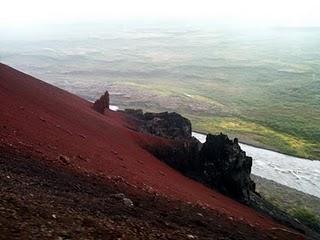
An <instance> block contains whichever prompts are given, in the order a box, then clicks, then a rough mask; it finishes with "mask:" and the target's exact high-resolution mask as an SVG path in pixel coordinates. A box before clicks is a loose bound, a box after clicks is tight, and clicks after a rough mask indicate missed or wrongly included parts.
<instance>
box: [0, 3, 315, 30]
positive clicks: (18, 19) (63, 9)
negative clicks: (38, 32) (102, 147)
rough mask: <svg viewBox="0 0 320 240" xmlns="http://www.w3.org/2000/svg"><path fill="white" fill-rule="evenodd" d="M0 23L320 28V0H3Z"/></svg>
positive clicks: (6, 24)
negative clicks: (138, 21)
mask: <svg viewBox="0 0 320 240" xmlns="http://www.w3.org/2000/svg"><path fill="white" fill-rule="evenodd" d="M0 3H1V4H0V6H1V14H0V25H2V26H4V25H5V26H16V25H19V26H21V25H26V24H36V23H66V22H77V21H96V20H108V19H120V20H122V19H128V18H146V19H147V18H156V19H164V20H171V19H178V20H184V19H187V20H199V21H201V20H212V21H215V20H219V21H234V22H238V23H242V24H248V23H250V24H261V25H278V26H279V25H280V26H320V13H319V11H320V0H220V1H218V0H89V1H82V0H8V1H6V0H0Z"/></svg>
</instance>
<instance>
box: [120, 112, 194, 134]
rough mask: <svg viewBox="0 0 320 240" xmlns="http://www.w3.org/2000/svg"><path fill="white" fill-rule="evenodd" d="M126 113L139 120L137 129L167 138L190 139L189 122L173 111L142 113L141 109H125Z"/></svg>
mask: <svg viewBox="0 0 320 240" xmlns="http://www.w3.org/2000/svg"><path fill="white" fill-rule="evenodd" d="M125 112H126V113H128V114H130V115H131V116H134V117H136V118H138V119H139V120H140V122H139V124H138V131H139V132H143V133H148V134H152V135H156V136H160V137H165V138H169V139H176V140H177V139H190V138H191V137H192V135H191V134H192V132H191V122H190V120H189V119H187V118H184V117H182V116H181V115H180V114H178V113H175V112H170V113H169V112H161V113H151V112H147V113H143V112H142V110H133V109H126V110H125Z"/></svg>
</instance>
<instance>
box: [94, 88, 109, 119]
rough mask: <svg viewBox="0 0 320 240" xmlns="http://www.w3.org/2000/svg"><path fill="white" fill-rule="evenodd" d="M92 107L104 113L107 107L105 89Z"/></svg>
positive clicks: (107, 97) (107, 94) (107, 101)
mask: <svg viewBox="0 0 320 240" xmlns="http://www.w3.org/2000/svg"><path fill="white" fill-rule="evenodd" d="M93 109H94V110H96V111H97V112H98V113H101V114H104V112H105V110H106V109H109V92H108V91H106V92H105V93H104V94H103V95H102V96H101V97H100V98H99V99H98V100H96V101H95V102H94V104H93Z"/></svg>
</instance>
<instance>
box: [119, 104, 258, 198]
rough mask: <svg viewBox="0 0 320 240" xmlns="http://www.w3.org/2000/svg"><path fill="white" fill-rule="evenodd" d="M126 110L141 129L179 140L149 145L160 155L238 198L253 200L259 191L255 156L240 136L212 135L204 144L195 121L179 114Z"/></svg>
mask: <svg viewBox="0 0 320 240" xmlns="http://www.w3.org/2000/svg"><path fill="white" fill-rule="evenodd" d="M125 112H126V113H127V114H129V115H130V116H132V117H134V118H135V119H138V121H137V125H138V127H137V130H138V131H140V132H144V133H148V134H153V135H157V136H160V137H165V138H169V139H174V140H177V141H174V142H173V143H172V144H171V145H169V146H147V148H148V150H149V151H150V152H152V153H153V154H154V155H155V156H156V157H157V158H159V159H161V160H162V161H164V162H166V163H167V164H169V165H170V166H172V167H174V168H176V169H177V170H179V171H180V172H182V173H183V174H184V175H186V176H189V177H191V178H193V179H195V180H197V181H199V182H202V183H204V184H205V185H207V186H209V187H210V188H214V189H217V190H219V191H220V192H222V193H224V194H226V195H229V196H231V197H233V198H235V199H237V200H238V201H241V202H249V201H250V192H254V191H255V183H254V182H253V181H252V180H251V178H250V173H251V167H252V158H251V157H248V156H246V153H245V152H244V151H242V150H241V148H240V145H239V143H238V139H234V140H233V141H232V140H230V139H229V138H228V136H227V135H224V134H220V135H211V134H208V135H207V139H206V142H205V143H204V144H203V145H202V144H201V143H200V142H199V141H198V140H197V139H195V138H193V137H192V128H191V122H190V121H189V120H188V119H186V118H184V117H182V116H181V115H179V114H177V113H168V112H163V113H143V112H142V110H133V109H127V110H125Z"/></svg>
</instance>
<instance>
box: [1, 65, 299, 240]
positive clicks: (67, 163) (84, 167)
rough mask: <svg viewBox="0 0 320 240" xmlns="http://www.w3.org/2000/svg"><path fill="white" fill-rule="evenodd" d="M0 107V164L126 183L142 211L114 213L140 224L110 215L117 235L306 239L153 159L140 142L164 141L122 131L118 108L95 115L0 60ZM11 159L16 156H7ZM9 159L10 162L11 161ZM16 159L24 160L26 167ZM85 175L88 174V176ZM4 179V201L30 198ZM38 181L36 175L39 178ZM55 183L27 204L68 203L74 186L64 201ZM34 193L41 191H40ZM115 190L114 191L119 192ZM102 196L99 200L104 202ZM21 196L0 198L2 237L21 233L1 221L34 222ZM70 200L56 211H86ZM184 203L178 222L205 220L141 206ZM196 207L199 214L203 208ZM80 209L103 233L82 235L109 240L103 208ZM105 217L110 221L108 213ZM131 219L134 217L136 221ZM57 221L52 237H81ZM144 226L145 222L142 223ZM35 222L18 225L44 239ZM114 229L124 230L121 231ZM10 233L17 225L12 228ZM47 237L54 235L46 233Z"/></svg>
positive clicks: (168, 207) (173, 207) (104, 183)
mask: <svg viewBox="0 0 320 240" xmlns="http://www.w3.org/2000/svg"><path fill="white" fill-rule="evenodd" d="M0 105H1V112H0V149H1V151H2V156H1V157H2V158H3V159H4V160H3V161H2V164H1V165H0V168H1V169H14V167H15V166H16V165H17V166H18V167H17V168H19V169H20V168H21V169H22V170H21V169H20V170H21V171H22V172H23V171H31V170H30V169H32V167H31V166H33V165H32V164H35V163H37V164H38V162H40V163H41V162H42V163H43V164H45V166H46V167H45V168H46V169H48V168H49V169H50V168H52V169H55V170H54V171H57V172H61V173H62V172H66V174H70V176H71V175H72V176H84V179H82V178H81V181H82V182H81V184H79V185H80V186H86V184H89V183H90V181H92V180H90V179H91V177H92V176H93V178H97V177H98V178H99V179H100V180H99V181H100V182H101V183H99V184H98V185H99V186H100V185H101V186H100V187H101V188H104V187H105V188H108V187H110V188H112V189H113V187H112V186H111V185H112V184H116V182H121V183H123V184H122V185H123V186H124V187H123V188H120V189H121V191H122V192H124V193H125V194H129V195H130V196H131V197H130V199H131V200H133V203H135V199H139V201H140V202H142V203H143V202H145V203H146V204H145V205H146V208H143V207H141V206H140V207H138V206H136V205H135V204H134V206H133V207H131V208H129V209H127V208H126V206H125V205H124V207H123V209H122V208H121V207H117V211H119V212H118V215H120V216H123V214H124V215H126V216H127V217H129V218H130V216H133V215H134V217H135V221H137V222H139V221H140V222H141V224H142V225H141V226H140V225H139V226H140V227H138V226H136V225H135V224H136V223H135V221H130V222H128V221H125V220H123V221H121V222H119V221H118V222H117V221H115V220H114V219H113V220H112V221H113V224H115V226H113V228H114V231H118V233H121V231H122V234H120V235H121V236H120V237H119V238H120V239H152V238H153V235H151V234H152V231H151V230H150V229H153V228H154V229H155V231H158V233H159V234H160V235H159V236H160V237H159V236H155V237H154V239H157V238H161V236H162V239H305V237H304V236H303V235H302V234H300V233H297V232H295V231H294V230H292V229H288V228H287V227H285V226H282V225H280V224H278V223H276V222H274V221H273V220H272V219H270V218H269V217H266V216H263V215H261V214H259V213H257V212H256V211H254V210H253V209H250V208H249V207H247V206H245V205H242V204H240V203H238V202H236V201H234V200H232V199H230V198H228V197H226V196H224V195H222V194H220V193H218V192H216V191H214V190H211V189H209V188H207V187H205V186H203V185H201V184H200V183H197V182H195V181H193V180H191V179H188V178H187V177H185V176H183V175H182V174H180V173H179V172H177V171H175V170H173V169H172V168H170V167H169V166H167V165H166V164H164V163H163V162H161V161H160V160H158V159H157V158H155V157H154V156H153V155H151V154H150V153H149V152H148V151H146V150H145V149H144V148H143V146H144V145H145V144H155V145H159V146H161V145H165V144H170V141H168V140H165V139H162V138H158V137H153V136H150V135H144V134H142V133H137V132H134V131H132V130H130V129H129V128H128V127H129V126H130V123H129V122H128V121H126V118H125V116H124V115H122V113H120V112H113V111H110V110H106V111H105V113H104V114H100V113H98V112H96V111H94V110H93V108H92V103H90V102H88V101H86V100H84V99H82V98H80V97H78V96H75V95H73V94H71V93H68V92H66V91H64V90H61V89H59V88H57V87H54V86H52V85H49V84H47V83H45V82H42V81H40V80H38V79H35V78H33V77H31V76H29V75H26V74H24V73H22V72H19V71H17V70H15V69H13V68H10V67H8V66H6V65H4V64H0ZM4 153H8V154H7V155H5V156H6V157H4ZM8 156H9V157H8ZM10 158H11V159H15V160H14V161H13V160H12V161H9V160H6V159H10ZM17 159H18V160H17ZM19 159H20V160H19ZM11 162H12V164H13V163H15V164H16V165H14V166H13V165H12V166H9V165H10V164H11ZM19 162H20V163H19ZM0 163H1V162H0ZM28 163H29V164H30V169H28V167H27V166H28ZM19 164H20V165H19ZM21 164H24V165H23V166H24V167H23V166H22V165H21ZM43 168H44V167H43ZM37 169H38V168H37ZM41 169H42V168H41ZM57 169H58V170H57ZM8 171H9V170H8ZM10 171H11V170H10ZM12 171H13V170H12ZM21 171H16V172H15V174H12V175H14V176H15V177H16V178H17V179H19V178H21V184H22V182H23V184H26V182H28V181H30V182H32V181H35V182H36V181H38V180H39V179H38V178H37V179H38V180H35V179H33V175H32V174H31V173H29V174H26V175H22V172H21ZM43 171H50V170H43ZM52 171H53V170H52ZM57 174H58V173H57ZM59 174H60V173H59ZM0 175H1V174H0ZM47 175H48V176H46V174H43V176H42V175H41V174H40V175H39V171H38V175H37V177H39V176H40V177H41V179H42V178H43V180H41V181H42V182H45V181H49V180H50V179H49V180H48V179H46V177H48V178H49V177H50V174H47ZM26 176H28V178H27V179H25V180H23V179H24V178H26ZM68 176H69V175H68ZM85 176H91V177H87V178H86V177H85ZM7 177H8V178H7ZM4 178H5V179H6V180H5V181H6V182H7V184H10V182H11V183H12V184H13V185H12V187H10V189H11V190H10V191H8V190H6V191H5V192H4V189H5V188H6V186H8V185H4V184H1V189H0V190H1V196H2V199H7V198H8V194H11V195H10V198H9V199H11V198H14V199H15V198H17V199H16V201H18V202H20V201H19V199H20V197H21V198H23V199H24V198H28V193H26V194H25V195H24V196H20V195H19V192H21V189H20V190H19V191H16V192H15V191H14V189H16V188H17V189H18V186H19V184H16V185H15V184H14V182H12V181H13V180H12V177H11V178H10V174H9V175H8V176H5V175H4ZM70 178H71V177H70ZM9 179H11V180H9ZM72 179H73V178H72ZM41 181H40V180H39V182H41ZM73 181H75V182H74V185H77V184H78V183H79V182H76V181H78V180H72V181H71V180H70V182H72V183H73ZM79 181H80V180H79ZM68 182H69V180H68ZM21 184H20V185H21ZM68 184H69V183H68ZM68 184H67V185H68ZM90 184H91V183H90ZM44 185H45V184H44ZM62 185H63V184H62ZM69 185H70V184H69ZM98 185H97V184H94V187H92V188H91V189H95V191H97V193H96V195H97V196H98V195H99V194H102V193H101V192H102V190H101V192H100V190H99V188H98V187H97V186H98ZM28 186H29V185H28ZM50 186H51V185H50ZM90 186H91V185H90ZM20 188H21V187H20ZM29 188H30V186H29ZM60 188H62V187H61V184H60V185H59V184H57V185H55V195H54V196H55V197H52V196H51V195H50V194H51V192H50V191H51V190H50V189H49V188H45V186H43V187H42V184H40V185H39V186H38V185H37V191H35V190H34V189H33V188H30V191H31V192H32V191H33V190H34V191H35V193H32V196H33V197H34V198H36V199H35V201H32V204H38V205H35V206H34V207H35V208H36V207H37V208H38V209H39V211H42V210H41V209H42V208H43V211H45V209H46V208H48V209H51V208H52V209H53V210H52V211H54V208H55V207H57V206H56V205H54V204H58V203H59V201H64V200H63V199H65V201H67V199H68V198H70V199H72V197H73V196H75V195H72V194H75V193H74V191H77V190H74V189H73V190H68V192H70V196H68V197H67V198H63V197H62V196H61V197H56V196H58V195H59V194H60ZM32 189H33V190H32ZM48 189H49V190H48ZM39 191H40V192H41V194H38V193H39ZM48 191H49V192H48ZM61 191H62V190H61ZM117 191H120V190H119V189H118V190H117ZM77 194H78V195H77V198H80V202H81V199H82V197H81V194H79V192H77ZM84 194H85V195H84V197H83V199H84V200H83V201H88V205H90V196H91V195H92V199H93V198H94V197H93V196H96V195H95V193H94V192H92V191H89V193H88V192H85V193H84ZM88 194H89V195H88ZM90 194H91V195H90ZM40 195H41V196H40ZM50 196H51V197H52V199H55V203H54V204H53V203H52V204H51V205H50V204H49V205H50V206H49V205H48V206H47V205H46V204H45V202H46V201H49V200H46V199H50ZM59 196H60V195H59ZM88 196H89V197H88ZM106 196H107V195H106ZM106 196H102V197H103V199H109V198H108V197H106ZM37 197H39V199H37ZM41 199H42V200H43V201H42V200H41ZM157 199H158V200H157ZM45 200H46V201H45ZM24 201H27V200H24ZM24 201H21V202H20V205H19V204H9V203H8V202H7V201H0V235H1V232H2V233H3V234H4V235H3V234H2V237H3V238H4V239H10V238H12V239H15V238H16V239H19V238H20V236H15V235H5V234H9V233H10V229H9V227H8V226H9V225H10V224H9V225H8V222H6V221H12V222H13V223H12V225H10V226H13V225H15V228H18V227H17V226H20V225H19V223H21V228H23V226H25V225H26V224H28V221H33V218H32V217H29V218H28V217H25V218H22V217H21V216H20V215H19V213H20V211H19V208H21V207H23V208H24V210H23V212H24V214H27V213H28V212H30V214H31V212H32V211H30V210H28V208H29V207H31V206H33V205H32V204H31V203H30V205H26V206H22V205H23V202H24ZM92 201H93V200H92ZM136 201H138V200H136ZM152 201H158V204H156V205H155V206H154V207H153V208H148V207H147V206H149V205H148V204H149V203H150V202H152ZM49 202H50V201H49ZM21 204H22V205H21ZM108 204H112V203H110V202H108V201H107V200H105V205H104V204H102V205H101V206H100V205H99V206H100V208H101V209H100V208H99V212H100V213H101V211H102V212H103V209H108V206H109V205H108ZM150 204H151V203H150ZM1 205H3V206H1ZM74 205H75V206H73V205H71V206H69V205H66V204H62V205H59V206H60V207H59V209H60V212H64V213H63V214H64V215H66V214H67V212H68V211H67V210H65V211H62V210H61V209H63V208H68V209H69V207H70V208H72V209H73V210H72V211H71V213H70V214H69V215H68V216H65V218H64V219H66V218H67V217H70V215H74V216H76V215H77V213H78V212H83V211H84V210H83V209H82V208H81V207H83V208H85V206H84V205H85V204H84V203H83V202H82V203H81V204H80V203H74ZM86 206H87V205H86ZM110 206H111V205H110ZM121 206H122V205H121ZM142 206H143V204H142ZM183 206H187V207H183ZM3 208H12V209H9V210H10V211H9V210H8V211H7V212H6V214H9V215H10V213H11V212H16V214H14V216H13V217H10V218H9V217H8V216H4V215H3V214H4V212H3V211H2V209H3ZM76 208H77V209H76ZM78 208H79V209H80V210H79V209H78ZM186 208H188V209H189V210H185V211H181V212H180V213H179V214H180V215H181V216H182V219H183V217H185V218H190V216H191V215H192V212H193V211H191V210H190V209H193V210H194V216H197V217H199V216H202V215H205V219H203V220H202V222H204V224H201V221H200V223H199V222H197V221H194V222H193V221H191V223H188V224H190V225H185V224H187V223H184V221H183V220H181V221H176V220H175V221H176V222H174V224H171V222H170V221H171V220H161V221H162V222H161V221H160V220H159V221H158V220H152V219H153V215H152V214H151V215H150V214H149V215H146V216H148V217H146V219H143V217H144V214H145V213H146V212H144V211H149V213H150V211H153V213H154V217H158V215H159V214H161V216H162V214H164V215H169V216H170V219H172V218H174V217H175V214H171V213H175V212H176V211H179V210H177V209H186ZM59 209H56V212H59ZM199 209H200V210H199ZM199 211H203V213H200V212H199ZM197 212H198V215H197ZM53 214H55V213H53ZM61 214H62V213H61ZM86 214H87V216H91V220H90V223H88V224H89V225H90V227H91V228H93V229H100V230H101V229H104V230H106V232H105V234H104V235H101V236H100V235H99V236H96V235H86V237H85V238H84V239H113V237H109V238H108V237H107V236H108V231H107V230H108V229H109V228H111V226H109V225H108V224H107V223H106V222H103V223H101V222H100V221H102V220H103V219H105V218H107V219H109V218H108V217H110V216H109V215H108V214H109V213H107V212H106V214H105V215H103V214H102V215H101V214H100V215H99V214H98V215H95V214H97V213H96V212H94V211H91V212H90V211H88V212H87V213H86ZM90 214H92V215H90ZM184 214H185V215H184ZM190 214H191V215H190ZM31 215H32V214H31ZM156 215H157V216H156ZM10 216H11V215H10ZM78 216H79V219H81V218H82V215H81V214H79V215H78ZM192 216H193V215H192ZM48 218H50V219H47V218H46V217H43V221H42V223H41V224H42V225H44V227H45V229H50V224H53V222H54V221H58V220H59V218H58V217H57V216H56V215H50V216H49V217H48ZM177 218H178V216H177ZM4 219H6V221H4ZM110 219H112V218H111V217H110ZM110 219H109V220H110ZM137 219H138V220H139V219H140V220H139V221H138V220H137ZM109 220H108V221H109ZM142 220H143V221H142ZM34 221H36V220H34ZM60 221H61V222H62V223H63V224H60V225H59V226H58V227H57V229H56V228H54V227H53V228H52V229H53V230H52V231H51V235H50V236H58V235H55V234H58V233H57V232H59V231H62V232H64V233H65V234H67V235H68V237H65V238H64V237H63V236H62V235H61V234H60V235H59V236H62V237H61V238H57V239H79V238H81V236H82V235H81V233H82V232H81V231H82V230H81V228H79V229H77V230H74V231H69V230H70V229H73V228H71V227H69V226H68V223H67V222H63V220H62V219H61V220H60ZM88 221H89V220H88ZM106 221H107V220H106ZM108 221H107V222H108ZM110 221H111V220H110ZM172 221H174V220H172ZM22 223H23V224H22ZM206 223H207V224H206ZM209 223H210V224H211V227H210V224H209ZM6 224H7V225H8V226H7V225H6ZM35 224H38V223H36V222H35V223H34V224H33V226H35ZM39 224H40V223H39ZM48 224H49V225H48ZM110 224H111V223H110ZM143 224H147V225H146V226H144V225H143ZM148 224H149V225H148ZM208 224H209V225H208ZM31 225H32V224H31ZM42 225H41V226H42ZM1 226H7V230H6V231H4V230H1V229H2V227H1ZM41 226H39V228H37V229H38V231H37V230H33V231H31V230H30V232H29V230H28V229H29V228H23V229H24V231H23V232H24V236H25V237H24V238H30V239H34V238H39V239H46V235H45V234H44V235H41V231H42V230H43V229H42V228H41ZM48 226H49V227H48ZM120 226H125V227H124V228H122V230H121V228H120ZM30 228H31V227H30ZM91 228H90V229H91ZM41 229H42V230H41ZM117 229H118V230H117ZM119 229H120V230H121V231H120V230H119ZM130 229H132V231H131V232H130V233H129V232H128V231H129V230H130ZM183 229H184V230H183ZM189 230H190V231H191V230H192V232H188V231H189ZM16 231H18V230H17V229H16ZM68 231H69V232H68ZM101 231H102V230H101ZM119 231H120V232H119ZM18 232H19V231H18ZM48 232H50V231H49V230H47V231H45V233H46V234H48ZM102 232H103V231H102ZM149 232H150V234H149ZM87 233H88V230H87ZM138 233H140V235H135V234H138ZM33 234H35V235H33ZM37 234H38V235H37ZM77 234H80V235H77ZM161 234H162V235H161ZM32 236H33V237H32ZM34 236H36V237H34ZM76 236H78V237H76ZM79 236H80V237H79ZM83 236H84V235H83ZM83 236H82V237H83ZM110 236H111V235H110ZM112 236H114V235H112ZM138 236H139V237H138ZM0 238H1V237H0ZM48 239H55V238H52V237H48Z"/></svg>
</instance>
